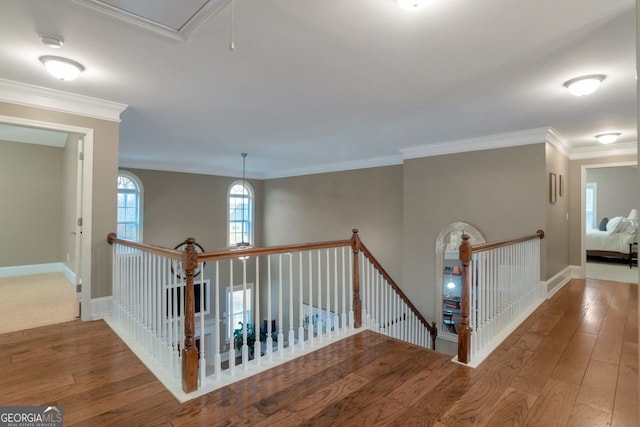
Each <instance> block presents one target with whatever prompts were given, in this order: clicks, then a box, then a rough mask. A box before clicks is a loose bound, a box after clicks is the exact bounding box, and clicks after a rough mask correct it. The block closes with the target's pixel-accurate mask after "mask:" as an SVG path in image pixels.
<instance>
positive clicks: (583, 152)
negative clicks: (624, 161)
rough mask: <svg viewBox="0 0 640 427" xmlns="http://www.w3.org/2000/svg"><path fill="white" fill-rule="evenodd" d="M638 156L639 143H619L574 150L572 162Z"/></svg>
mask: <svg viewBox="0 0 640 427" xmlns="http://www.w3.org/2000/svg"><path fill="white" fill-rule="evenodd" d="M637 154H638V143H637V142H618V143H613V144H609V145H599V146H594V147H581V148H574V149H573V150H572V151H571V154H570V156H569V159H570V160H582V159H598V158H602V157H613V156H629V155H632V156H635V155H637Z"/></svg>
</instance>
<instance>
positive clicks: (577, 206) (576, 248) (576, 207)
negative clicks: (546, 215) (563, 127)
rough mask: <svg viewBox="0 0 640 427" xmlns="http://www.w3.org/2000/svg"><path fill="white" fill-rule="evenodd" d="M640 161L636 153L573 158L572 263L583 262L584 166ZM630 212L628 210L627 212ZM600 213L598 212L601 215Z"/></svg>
mask: <svg viewBox="0 0 640 427" xmlns="http://www.w3.org/2000/svg"><path fill="white" fill-rule="evenodd" d="M637 161H638V157H637V156H635V155H627V156H611V157H606V158H598V159H579V160H571V162H570V171H569V184H570V192H571V199H570V201H569V202H570V209H569V218H570V224H569V226H570V232H569V250H570V260H569V261H570V264H571V265H580V264H581V262H582V261H581V259H582V257H581V253H580V247H581V246H580V243H581V241H582V230H583V229H584V225H583V224H582V220H581V218H582V203H583V202H582V199H583V198H584V195H583V194H582V193H583V188H581V176H580V175H581V173H582V167H583V166H589V165H594V166H602V165H606V164H612V163H625V162H636V163H637ZM636 170H637V169H636ZM636 179H637V181H636V182H640V179H638V178H636ZM639 187H640V186H639ZM635 192H636V194H638V192H637V190H635ZM627 213H628V212H627ZM599 215H600V214H598V216H599Z"/></svg>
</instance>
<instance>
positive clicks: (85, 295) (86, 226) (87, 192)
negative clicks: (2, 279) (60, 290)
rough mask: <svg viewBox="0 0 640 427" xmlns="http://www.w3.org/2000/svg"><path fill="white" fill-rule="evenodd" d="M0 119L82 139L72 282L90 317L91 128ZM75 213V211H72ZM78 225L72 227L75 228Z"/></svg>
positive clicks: (83, 308) (13, 118)
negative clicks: (76, 267)
mask: <svg viewBox="0 0 640 427" xmlns="http://www.w3.org/2000/svg"><path fill="white" fill-rule="evenodd" d="M0 123H6V124H12V125H18V126H26V127H31V128H38V129H46V130H55V131H58V132H67V133H74V134H79V135H81V138H82V139H83V140H84V160H80V159H79V158H78V159H77V162H78V165H77V167H78V168H77V170H80V168H82V176H79V177H78V181H79V182H80V181H81V182H82V203H81V206H77V207H76V208H79V207H80V208H81V212H82V243H81V245H80V249H81V253H76V257H80V259H81V265H80V272H81V274H80V277H78V274H77V272H75V273H76V283H82V290H81V292H80V298H81V301H82V302H83V304H82V312H81V319H82V320H93V317H92V312H91V259H92V254H91V238H92V236H91V234H92V233H91V231H92V221H91V220H92V200H93V133H94V130H93V129H92V128H84V127H79V126H72V125H67V124H62V123H53V122H45V121H41V120H32V119H24V118H21V117H14V116H4V115H0ZM76 213H77V211H76ZM77 228H78V227H76V229H77Z"/></svg>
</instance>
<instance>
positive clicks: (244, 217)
mask: <svg viewBox="0 0 640 427" xmlns="http://www.w3.org/2000/svg"><path fill="white" fill-rule="evenodd" d="M228 207H229V210H228V212H229V217H228V234H227V235H228V245H229V246H240V245H242V246H252V245H253V189H252V188H251V186H250V185H249V184H248V183H247V182H242V181H237V182H234V183H233V184H232V185H231V187H229V194H228Z"/></svg>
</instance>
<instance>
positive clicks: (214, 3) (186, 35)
mask: <svg viewBox="0 0 640 427" xmlns="http://www.w3.org/2000/svg"><path fill="white" fill-rule="evenodd" d="M73 1H74V2H76V3H78V4H81V5H83V6H87V7H89V8H91V9H93V10H96V11H98V12H101V13H104V14H107V15H110V16H113V17H115V18H117V19H120V20H121V21H124V22H126V23H128V24H133V25H135V26H137V27H140V28H143V29H145V30H149V31H152V32H154V33H156V34H159V35H161V36H165V37H169V38H171V39H173V40H177V41H180V42H185V41H187V40H189V39H190V38H191V37H192V36H193V35H194V34H195V33H196V31H197V30H198V29H199V28H200V27H201V26H202V25H203V24H204V23H205V22H206V21H208V20H209V18H211V17H212V16H215V15H217V14H218V13H219V12H220V11H221V10H222V9H224V8H225V7H227V5H228V4H229V3H231V0H208V1H207V2H206V3H205V4H204V5H203V6H202V7H201V8H200V9H198V11H197V12H196V13H194V14H193V16H191V17H190V18H189V19H188V20H187V22H185V23H184V25H183V26H182V27H181V28H180V29H178V30H176V29H174V28H171V27H169V26H167V25H164V24H161V23H159V22H156V21H152V20H151V19H148V18H145V17H143V16H140V15H136V14H135V13H131V12H129V11H126V10H124V9H121V8H119V7H115V6H112V5H110V4H108V3H105V2H104V1H101V0H73Z"/></svg>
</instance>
